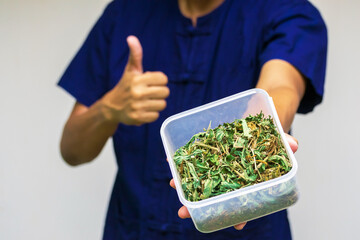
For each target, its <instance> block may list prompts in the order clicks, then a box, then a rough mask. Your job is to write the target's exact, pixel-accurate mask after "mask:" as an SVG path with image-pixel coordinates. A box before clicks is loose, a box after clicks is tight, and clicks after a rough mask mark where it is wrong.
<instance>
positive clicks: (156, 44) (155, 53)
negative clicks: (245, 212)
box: [59, 0, 327, 240]
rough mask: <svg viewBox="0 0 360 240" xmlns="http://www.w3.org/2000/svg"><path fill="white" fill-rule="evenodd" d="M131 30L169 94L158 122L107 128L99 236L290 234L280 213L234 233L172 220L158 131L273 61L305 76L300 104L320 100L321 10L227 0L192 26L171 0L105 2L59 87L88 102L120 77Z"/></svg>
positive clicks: (277, 1) (290, 1)
mask: <svg viewBox="0 0 360 240" xmlns="http://www.w3.org/2000/svg"><path fill="white" fill-rule="evenodd" d="M129 35H135V36H137V37H138V38H139V40H140V42H141V44H142V47H143V53H144V58H143V67H144V71H162V72H164V73H165V74H166V75H167V76H168V79H169V83H168V87H169V89H170V96H169V98H168V99H167V108H166V109H165V110H164V111H162V112H161V113H160V118H159V119H158V120H156V121H155V122H153V123H150V124H145V125H143V126H141V127H136V126H125V125H123V124H119V127H118V129H117V131H116V133H115V134H114V136H113V144H114V149H115V154H116V159H117V164H118V172H117V175H116V181H115V183H114V188H113V192H112V195H111V199H110V203H109V209H108V214H107V218H106V224H105V230H104V239H156V240H160V239H171V240H175V239H186V240H191V239H196V240H199V239H276V240H279V239H291V234H290V228H289V223H288V220H287V216H286V211H281V212H278V213H275V214H272V215H269V216H266V217H263V218H260V219H257V220H254V221H250V222H249V223H248V224H247V225H246V227H245V229H244V230H242V231H236V230H234V229H233V228H228V229H225V230H221V231H218V232H215V233H210V234H202V233H200V232H198V231H197V230H196V229H195V227H194V225H193V223H192V222H191V220H190V219H187V220H182V219H180V218H179V217H178V215H177V211H178V209H179V207H180V206H181V204H180V202H179V200H178V197H177V195H176V191H175V190H173V189H171V188H170V187H169V180H170V179H171V174H170V170H169V167H168V165H167V162H166V160H165V159H166V157H165V153H164V149H163V146H162V142H161V139H160V134H159V131H160V126H161V124H162V122H163V121H164V120H165V119H166V118H167V117H169V116H171V115H173V114H175V113H179V112H181V111H184V110H187V109H190V108H193V107H197V106H199V105H202V104H205V103H208V102H211V101H214V100H217V99H220V98H223V97H226V96H229V95H232V94H235V93H238V92H241V91H244V90H247V89H249V88H253V87H255V85H256V82H257V80H258V77H259V73H260V70H261V67H262V65H263V64H264V63H265V62H267V61H269V60H271V59H283V60H285V61H287V62H289V63H291V64H292V65H293V66H295V67H296V68H297V69H298V70H299V71H300V72H301V73H302V74H303V76H304V77H305V78H306V81H307V87H306V93H305V96H304V98H303V100H302V102H301V104H300V107H299V110H298V111H299V112H301V113H307V112H309V111H311V110H312V109H313V108H314V106H315V105H317V104H318V103H320V102H321V100H322V95H323V85H324V78H325V65H326V50H327V32H326V27H325V24H324V22H323V20H322V18H321V16H320V14H319V12H318V11H317V10H316V9H315V8H314V7H313V6H312V5H311V4H310V3H309V2H308V1H305V0H252V1H249V0H243V1H236V0H226V1H225V2H224V3H223V4H222V5H221V6H219V7H218V8H217V9H215V10H214V11H213V12H211V13H210V14H208V15H206V16H204V17H201V18H199V19H198V21H197V26H196V27H193V26H192V23H191V21H190V20H189V19H187V18H185V17H184V16H183V15H182V14H181V13H180V11H179V8H178V5H177V1H176V0H153V1H149V0H128V1H126V0H118V1H113V2H111V3H110V4H109V5H108V6H107V8H106V9H105V11H104V13H103V15H102V16H101V17H100V19H99V20H98V21H97V23H96V24H95V26H94V27H93V29H92V31H91V32H90V34H89V36H88V37H87V39H86V41H85V43H84V44H83V46H82V47H81V49H80V50H79V52H78V53H77V54H76V56H75V58H74V59H73V60H72V62H71V63H70V65H69V67H68V68H67V70H66V71H65V73H64V75H63V76H62V78H61V80H60V81H59V85H60V86H61V87H63V88H64V89H65V90H67V91H68V92H69V93H70V94H72V95H73V96H74V97H75V98H76V100H77V101H78V102H80V103H82V104H84V105H86V106H91V105H92V104H93V103H94V102H95V101H96V100H98V99H99V98H101V97H102V96H103V95H104V94H105V93H106V92H108V91H109V90H110V89H112V88H113V87H114V86H115V85H116V84H117V82H118V81H119V79H120V78H121V76H122V73H123V70H124V67H125V65H126V63H127V59H128V53H129V50H128V47H127V44H126V37H127V36H129Z"/></svg>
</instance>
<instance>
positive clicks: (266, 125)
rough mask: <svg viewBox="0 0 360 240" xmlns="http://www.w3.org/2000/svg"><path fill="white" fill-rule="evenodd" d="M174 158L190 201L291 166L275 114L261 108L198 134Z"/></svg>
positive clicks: (281, 172) (275, 174)
mask: <svg viewBox="0 0 360 240" xmlns="http://www.w3.org/2000/svg"><path fill="white" fill-rule="evenodd" d="M174 161H175V163H176V166H177V170H178V172H179V174H180V177H181V184H182V188H183V191H184V193H185V198H186V199H187V200H189V201H199V200H202V199H206V198H210V197H213V196H218V195H220V194H223V193H227V192H230V191H233V190H236V189H240V188H243V187H246V186H250V185H254V184H257V183H261V182H264V181H267V180H270V179H274V178H277V177H280V176H282V175H284V174H286V173H287V172H289V171H290V170H291V167H292V166H291V162H290V161H289V158H288V156H287V153H286V151H285V148H284V145H283V143H282V141H281V137H280V134H279V133H278V132H277V130H276V126H275V124H274V122H273V119H272V118H271V116H268V117H265V116H264V114H263V113H262V112H261V113H259V114H257V115H256V116H251V115H249V116H248V117H246V118H244V119H237V120H235V121H234V122H232V123H224V124H222V125H219V126H218V127H216V128H214V129H211V123H210V124H209V127H208V128H207V129H204V132H201V133H198V134H195V135H194V136H193V137H192V138H191V140H190V141H189V142H188V143H187V144H186V145H184V146H183V147H181V148H179V149H178V150H177V151H176V152H175V155H174Z"/></svg>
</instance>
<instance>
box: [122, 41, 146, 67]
mask: <svg viewBox="0 0 360 240" xmlns="http://www.w3.org/2000/svg"><path fill="white" fill-rule="evenodd" d="M126 41H127V44H128V46H129V59H128V63H127V65H126V69H127V70H128V71H135V72H139V73H142V72H143V67H142V58H143V50H142V47H141V44H140V41H139V39H138V38H137V37H135V36H128V37H127V39H126Z"/></svg>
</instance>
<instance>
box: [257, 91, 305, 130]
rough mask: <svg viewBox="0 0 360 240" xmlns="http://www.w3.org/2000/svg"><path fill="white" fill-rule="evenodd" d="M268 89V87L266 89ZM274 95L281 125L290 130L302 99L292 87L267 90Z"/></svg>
mask: <svg viewBox="0 0 360 240" xmlns="http://www.w3.org/2000/svg"><path fill="white" fill-rule="evenodd" d="M264 90H266V89H264ZM267 92H268V93H269V95H270V96H271V97H272V99H273V101H274V104H275V108H276V111H277V113H278V116H279V119H280V122H281V125H282V127H283V129H284V131H285V132H289V131H290V128H291V124H292V122H293V120H294V117H295V114H296V112H297V109H298V107H299V103H300V100H299V99H298V98H297V97H296V93H294V91H293V90H292V89H290V88H286V87H279V88H275V89H269V90H267Z"/></svg>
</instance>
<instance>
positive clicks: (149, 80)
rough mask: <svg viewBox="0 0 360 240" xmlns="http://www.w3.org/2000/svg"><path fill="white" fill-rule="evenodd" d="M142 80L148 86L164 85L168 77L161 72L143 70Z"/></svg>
mask: <svg viewBox="0 0 360 240" xmlns="http://www.w3.org/2000/svg"><path fill="white" fill-rule="evenodd" d="M142 81H143V82H144V83H145V84H146V85H148V86H159V85H166V84H167V83H168V77H167V76H166V75H165V74H164V73H163V72H145V73H144V74H143V76H142Z"/></svg>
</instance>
